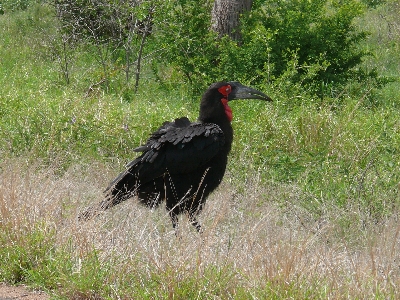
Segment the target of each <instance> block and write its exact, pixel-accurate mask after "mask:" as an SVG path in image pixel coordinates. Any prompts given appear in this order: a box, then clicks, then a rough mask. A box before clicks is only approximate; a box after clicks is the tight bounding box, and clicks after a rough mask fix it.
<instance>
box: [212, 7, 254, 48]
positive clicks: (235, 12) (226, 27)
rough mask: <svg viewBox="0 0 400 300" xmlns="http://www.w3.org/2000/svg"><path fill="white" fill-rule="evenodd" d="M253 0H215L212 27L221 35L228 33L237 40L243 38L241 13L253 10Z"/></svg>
mask: <svg viewBox="0 0 400 300" xmlns="http://www.w3.org/2000/svg"><path fill="white" fill-rule="evenodd" d="M252 4H253V0H215V1H214V6H213V9H212V12H211V28H212V29H213V30H215V31H216V32H218V34H219V36H220V37H221V36H224V35H228V36H229V37H230V38H231V39H233V40H235V41H240V40H241V34H240V28H239V24H240V23H239V18H240V14H242V13H243V12H246V11H250V10H251V5H252Z"/></svg>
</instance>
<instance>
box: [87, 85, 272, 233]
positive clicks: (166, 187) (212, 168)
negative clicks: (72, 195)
mask: <svg viewBox="0 0 400 300" xmlns="http://www.w3.org/2000/svg"><path fill="white" fill-rule="evenodd" d="M234 99H261V100H267V101H272V100H271V98H270V97H268V96H267V95H265V94H264V93H261V92H260V91H258V90H255V89H253V88H250V87H247V86H244V85H242V84H240V83H239V82H217V83H214V84H212V85H211V86H210V87H209V88H208V89H207V91H206V92H205V93H204V95H203V97H202V100H201V104H200V114H199V118H198V121H197V122H193V123H192V122H190V121H189V119H188V118H186V117H183V118H179V119H176V120H175V121H173V122H165V123H164V124H163V125H162V126H161V127H160V128H159V129H158V130H157V131H155V132H154V133H153V134H152V135H151V136H150V138H149V139H148V140H147V142H146V144H145V145H143V146H140V147H138V148H136V149H134V151H136V152H142V154H141V155H140V156H139V157H137V158H136V159H135V160H133V161H131V162H130V163H129V164H128V165H127V166H126V170H125V171H124V172H122V173H121V174H119V175H118V176H117V178H115V179H114V180H113V181H112V182H111V183H110V185H109V186H108V187H107V189H106V190H105V194H106V197H105V199H104V200H103V201H102V202H100V203H99V204H98V205H97V206H95V207H92V208H90V209H89V210H87V211H86V212H84V213H83V214H82V215H81V216H80V217H81V218H83V219H89V218H91V217H92V216H94V215H95V214H97V213H98V212H99V211H101V210H105V209H108V208H111V207H113V206H115V205H117V204H119V203H121V202H122V201H125V200H127V199H128V198H131V197H133V196H137V197H138V199H139V201H140V202H141V203H143V204H144V205H146V206H148V207H150V208H155V207H157V206H159V205H160V204H161V202H162V201H164V200H165V201H166V208H167V210H168V212H169V215H170V217H171V220H172V225H173V227H174V228H175V229H176V227H177V225H178V215H179V214H181V213H184V212H186V213H187V214H188V217H189V221H190V222H191V223H192V224H193V226H195V227H196V229H197V231H199V232H200V231H201V226H200V224H199V223H198V222H197V220H196V217H197V215H198V213H199V212H200V211H201V210H202V208H203V205H204V203H205V202H206V199H207V196H208V195H209V194H210V193H211V192H212V191H213V190H214V189H215V188H216V187H217V186H218V185H219V184H220V183H221V180H222V178H223V176H224V173H225V169H226V164H227V161H228V153H229V152H230V150H231V145H232V140H233V129H232V126H231V121H232V109H231V108H230V107H229V106H228V101H231V100H234Z"/></svg>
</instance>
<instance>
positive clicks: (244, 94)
mask: <svg viewBox="0 0 400 300" xmlns="http://www.w3.org/2000/svg"><path fill="white" fill-rule="evenodd" d="M228 83H229V84H230V85H231V87H232V91H231V93H230V94H229V96H228V100H229V101H230V100H236V99H260V100H265V101H272V99H271V98H270V97H269V96H267V95H265V94H264V93H262V92H260V91H258V90H256V89H253V88H251V87H248V86H245V85H243V84H241V83H240V82H237V81H230V82H228Z"/></svg>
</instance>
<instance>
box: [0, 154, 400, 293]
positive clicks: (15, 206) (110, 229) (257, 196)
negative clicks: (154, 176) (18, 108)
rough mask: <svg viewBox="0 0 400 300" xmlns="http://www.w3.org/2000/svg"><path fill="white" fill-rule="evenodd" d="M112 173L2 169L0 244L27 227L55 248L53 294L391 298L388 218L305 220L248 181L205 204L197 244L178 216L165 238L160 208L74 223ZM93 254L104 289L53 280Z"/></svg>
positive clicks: (290, 190) (394, 262) (282, 194)
mask: <svg viewBox="0 0 400 300" xmlns="http://www.w3.org/2000/svg"><path fill="white" fill-rule="evenodd" d="M115 173H116V172H115V170H110V169H109V168H107V167H104V166H101V165H91V166H88V165H85V166H74V167H71V168H70V169H69V170H67V172H66V173H65V174H63V175H62V176H57V175H55V172H54V170H53V168H48V167H44V168H43V167H41V166H40V163H37V164H36V165H33V166H32V165H28V163H24V162H23V161H22V160H8V161H6V162H3V163H2V164H1V166H0V229H1V228H3V229H11V230H12V231H13V232H14V235H13V238H9V239H4V237H3V239H0V242H2V243H5V246H8V247H12V245H11V244H12V243H13V242H15V240H16V239H18V238H20V239H23V233H22V232H27V231H28V232H29V230H33V228H34V227H35V224H39V223H40V224H45V228H51V229H52V230H54V232H55V237H56V238H55V239H54V241H53V242H52V243H54V245H53V247H54V248H62V249H67V250H68V251H67V252H68V259H69V260H70V262H72V266H71V267H70V268H64V269H66V270H67V271H64V272H65V273H64V274H61V275H57V276H59V281H61V283H59V285H60V286H59V290H58V291H57V293H61V294H64V295H69V297H70V298H76V299H84V298H92V299H93V298H96V297H97V296H93V295H101V294H103V295H104V294H107V295H109V297H112V298H116V299H124V298H129V297H130V296H132V294H130V293H133V294H134V293H135V292H134V289H135V287H133V286H132V287H129V284H128V285H127V286H124V285H123V284H122V283H121V282H124V281H125V282H128V281H131V282H135V284H137V285H138V286H140V287H141V288H143V289H144V290H145V291H147V292H148V295H150V296H149V297H148V298H149V299H151V298H163V297H168V298H170V299H172V298H175V299H179V298H180V299H183V298H184V297H183V296H182V295H183V294H184V293H182V292H181V291H180V290H182V289H185V288H186V289H191V291H190V292H191V293H193V295H196V297H197V298H198V299H211V298H212V299H219V298H236V299H247V298H248V297H252V298H254V299H258V298H265V297H267V298H274V297H275V298H277V299H280V298H326V299H343V298H349V299H355V298H359V299H366V298H381V299H388V298H398V297H400V292H399V287H400V262H399V259H400V236H399V234H400V225H399V222H398V214H393V216H392V217H391V218H389V219H387V220H384V221H382V222H380V223H379V224H374V222H373V221H372V220H369V219H368V217H367V216H360V214H362V212H361V211H356V210H353V211H352V208H348V209H347V210H343V209H342V210H339V209H337V208H321V209H323V210H324V214H323V217H322V218H320V219H318V220H315V219H314V218H313V217H312V215H311V214H309V213H308V212H307V211H305V210H304V209H302V208H300V207H298V206H296V199H298V198H299V197H302V196H303V195H302V194H301V192H300V191H299V190H298V189H297V188H296V187H295V186H264V185H262V184H261V183H260V182H259V180H258V179H257V177H256V176H255V177H254V178H252V179H251V180H250V181H249V183H248V184H247V188H246V191H245V194H244V195H241V194H237V193H236V192H235V188H234V187H233V186H230V185H229V183H227V181H225V183H224V184H222V186H221V188H220V189H219V190H218V191H216V192H215V193H214V194H213V195H212V196H211V197H210V198H209V201H208V204H207V206H206V208H205V210H204V211H203V213H202V215H201V217H200V221H201V222H202V224H203V225H204V229H205V231H204V234H203V235H201V236H200V235H198V234H197V233H196V232H195V230H194V228H192V227H191V226H190V225H189V224H188V222H186V221H187V218H186V217H183V220H181V226H180V232H179V236H180V237H179V238H176V237H175V233H174V231H173V230H172V226H171V224H170V220H169V218H168V215H167V213H166V211H165V210H164V209H158V210H155V211H149V210H148V209H146V208H143V207H141V206H140V205H138V204H137V203H135V201H127V202H126V203H124V204H121V205H119V206H118V207H116V208H114V209H112V210H110V211H109V212H106V213H104V214H102V215H100V216H99V217H97V218H95V219H94V220H91V221H89V222H83V223H81V222H78V220H77V215H78V213H79V211H81V210H82V209H83V208H84V207H86V206H88V205H89V204H93V203H95V202H96V201H98V200H100V199H101V197H102V193H101V191H102V189H103V188H104V187H105V186H106V185H107V183H108V180H109V179H111V178H112V177H113V175H114V174H115ZM276 203H285V205H280V206H278V205H277V204H276ZM343 219H346V220H350V222H349V223H350V225H348V226H347V227H345V229H343V224H341V222H339V221H338V220H343ZM352 220H354V222H352ZM359 220H362V221H359ZM94 249H96V253H97V254H98V259H99V261H100V262H101V265H103V266H107V268H106V270H108V272H109V273H108V274H106V275H105V276H103V277H102V278H103V282H101V283H100V285H101V286H102V287H104V288H105V289H108V290H107V291H106V292H102V291H96V288H95V287H93V288H92V294H90V295H88V294H87V293H86V294H85V293H83V292H81V291H79V290H76V289H79V287H77V284H76V283H75V284H71V286H68V283H67V281H68V280H65V281H62V278H63V277H65V278H69V276H73V274H77V275H81V276H82V277H80V278H81V280H85V278H84V277H85V276H87V274H88V272H89V271H88V268H89V267H88V266H87V264H89V262H88V261H89V259H88V258H87V255H88V253H91V252H93V250H94ZM62 263H63V262H61V261H60V262H58V264H62ZM60 269H63V268H60ZM92 271H93V272H96V270H92ZM68 272H70V273H71V274H72V273H73V274H72V275H71V274H66V273H68ZM106 272H107V271H106ZM0 275H2V272H1V270H0ZM104 278H106V279H104ZM1 279H2V278H0V281H1ZM152 281H153V283H152ZM188 282H190V284H189V283H188ZM184 284H186V285H184ZM131 285H133V283H131ZM130 288H131V290H130ZM136 288H137V287H136ZM74 289H75V290H74ZM93 291H94V292H95V293H94V294H93ZM71 295H74V296H73V297H72V296H71ZM179 295H181V296H179ZM98 299H101V298H99V297H98Z"/></svg>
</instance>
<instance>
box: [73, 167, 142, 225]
mask: <svg viewBox="0 0 400 300" xmlns="http://www.w3.org/2000/svg"><path fill="white" fill-rule="evenodd" d="M137 187H138V180H137V176H135V174H133V173H131V172H129V170H126V171H124V172H122V173H121V174H120V175H119V176H118V177H117V178H115V179H114V180H113V181H112V182H111V183H110V185H109V186H108V187H107V189H106V190H105V191H104V193H105V198H104V200H102V201H101V202H99V203H98V204H96V205H94V206H91V207H89V208H87V209H86V210H85V211H83V212H82V213H80V214H79V216H78V219H79V220H83V221H87V220H90V219H92V218H93V217H95V216H97V215H99V214H100V213H101V212H102V211H104V210H107V209H109V208H111V207H113V206H115V205H117V204H119V203H121V202H123V201H125V200H127V199H129V198H131V197H132V196H134V195H135V194H136V191H137Z"/></svg>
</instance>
